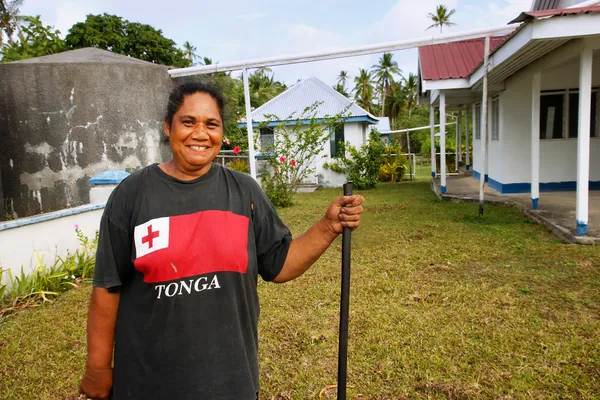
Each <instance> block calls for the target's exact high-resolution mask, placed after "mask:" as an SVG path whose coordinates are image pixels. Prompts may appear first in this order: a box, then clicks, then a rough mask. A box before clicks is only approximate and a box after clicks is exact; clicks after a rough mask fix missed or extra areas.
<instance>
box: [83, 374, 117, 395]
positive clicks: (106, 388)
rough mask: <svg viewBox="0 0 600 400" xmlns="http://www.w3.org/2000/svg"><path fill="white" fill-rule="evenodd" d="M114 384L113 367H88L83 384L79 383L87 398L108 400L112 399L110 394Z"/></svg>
mask: <svg viewBox="0 0 600 400" xmlns="http://www.w3.org/2000/svg"><path fill="white" fill-rule="evenodd" d="M112 385H113V370H112V368H107V369H91V368H88V369H86V371H85V375H84V377H83V380H82V381H81V384H80V385H79V391H80V393H82V394H85V395H86V396H87V398H89V399H93V400H107V399H110V394H111V390H112Z"/></svg>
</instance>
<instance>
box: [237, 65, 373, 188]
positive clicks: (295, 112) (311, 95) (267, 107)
mask: <svg viewBox="0 0 600 400" xmlns="http://www.w3.org/2000/svg"><path fill="white" fill-rule="evenodd" d="M316 103H318V106H317V107H316V109H315V111H314V117H315V118H316V119H317V120H319V119H320V120H326V119H327V118H331V117H333V116H335V115H338V114H340V113H344V115H345V116H346V117H345V118H344V124H343V125H342V127H341V128H340V129H338V130H336V131H335V132H333V131H332V132H331V137H330V141H329V144H328V145H326V146H325V148H324V149H323V150H322V151H321V153H320V154H317V155H316V157H315V159H314V165H313V168H314V170H315V174H314V177H312V179H310V182H311V183H315V184H319V185H323V186H326V187H338V186H342V185H343V183H344V182H345V180H346V177H345V176H344V175H342V174H338V173H336V172H333V171H331V170H330V169H326V168H323V165H324V164H325V163H330V162H332V161H334V160H335V158H336V157H337V155H338V154H339V143H340V142H344V143H350V144H351V145H353V146H356V147H359V146H361V145H362V144H364V143H366V141H367V140H368V136H369V132H370V128H369V127H370V126H373V125H376V124H377V123H378V122H379V121H378V119H377V118H376V117H374V116H373V115H372V114H370V113H369V112H368V111H366V110H364V109H363V108H361V107H359V106H357V105H356V104H354V103H353V102H352V101H351V100H349V99H348V98H347V97H345V96H343V95H342V94H340V93H339V92H337V91H336V90H335V89H333V88H331V87H330V86H329V85H327V84H325V83H324V82H322V81H321V80H319V79H317V78H315V77H311V78H308V79H305V80H303V81H301V82H299V83H297V84H295V85H294V86H292V87H290V88H289V89H288V90H286V91H285V92H283V93H281V94H280V95H278V96H276V97H274V98H273V99H271V100H270V101H269V102H267V103H265V104H263V105H262V106H260V107H259V108H257V109H256V110H254V111H253V112H252V126H253V127H255V128H258V127H259V126H260V130H259V132H258V134H259V138H260V139H259V143H260V148H261V149H267V148H268V147H269V145H270V144H272V143H273V142H274V141H275V140H277V135H279V134H284V132H285V131H284V130H283V129H281V128H278V127H279V126H281V125H295V124H296V123H297V121H298V118H301V116H302V113H303V111H304V110H305V109H306V108H307V107H311V106H313V105H314V104H316ZM271 116H275V117H277V118H280V119H278V120H274V119H273V118H272V117H271ZM267 122H268V124H267V126H264V125H265V123H267ZM302 122H303V123H306V124H308V123H309V121H308V120H303V121H302ZM261 125H262V126H261ZM239 126H240V127H245V126H246V124H245V123H240V124H239ZM255 132H256V131H255Z"/></svg>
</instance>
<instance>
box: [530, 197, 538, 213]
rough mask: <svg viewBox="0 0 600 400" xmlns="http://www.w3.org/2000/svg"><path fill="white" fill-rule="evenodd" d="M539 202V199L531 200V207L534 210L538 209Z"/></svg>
mask: <svg viewBox="0 0 600 400" xmlns="http://www.w3.org/2000/svg"><path fill="white" fill-rule="evenodd" d="M539 202H540V199H531V206H532V207H533V209H534V210H537V209H538V203H539Z"/></svg>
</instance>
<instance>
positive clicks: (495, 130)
mask: <svg viewBox="0 0 600 400" xmlns="http://www.w3.org/2000/svg"><path fill="white" fill-rule="evenodd" d="M492 140H500V98H499V97H495V98H493V99H492Z"/></svg>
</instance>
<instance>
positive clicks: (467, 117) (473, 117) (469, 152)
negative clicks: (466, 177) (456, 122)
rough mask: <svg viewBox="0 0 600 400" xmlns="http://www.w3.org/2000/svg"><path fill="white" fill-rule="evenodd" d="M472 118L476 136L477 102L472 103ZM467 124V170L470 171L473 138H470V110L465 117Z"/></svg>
mask: <svg viewBox="0 0 600 400" xmlns="http://www.w3.org/2000/svg"><path fill="white" fill-rule="evenodd" d="M471 120H472V127H473V138H475V104H472V105H471ZM465 125H466V129H467V132H466V133H467V137H466V142H467V160H466V161H467V171H469V170H470V169H471V150H470V149H471V140H470V139H469V112H468V111H467V116H466V118H465Z"/></svg>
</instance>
